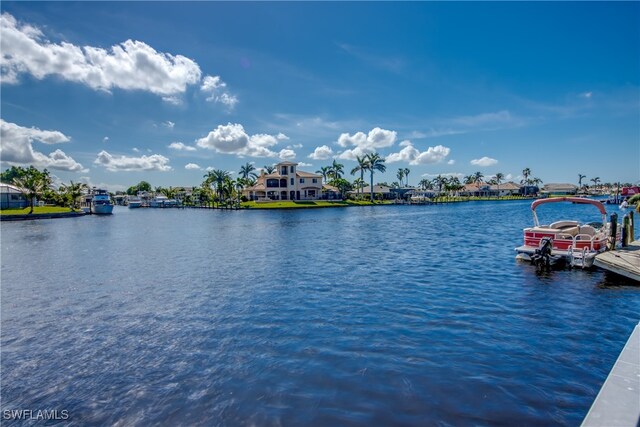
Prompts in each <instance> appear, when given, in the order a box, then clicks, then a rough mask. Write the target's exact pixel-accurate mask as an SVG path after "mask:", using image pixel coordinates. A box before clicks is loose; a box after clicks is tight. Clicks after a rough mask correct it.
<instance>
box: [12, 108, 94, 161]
mask: <svg viewBox="0 0 640 427" xmlns="http://www.w3.org/2000/svg"><path fill="white" fill-rule="evenodd" d="M0 140H1V141H2V144H0V158H1V159H2V161H3V162H7V163H10V164H15V165H33V166H35V167H40V168H49V169H56V170H64V171H71V172H85V171H87V169H85V168H83V167H82V165H81V164H80V163H78V162H76V161H75V160H74V159H73V158H72V157H70V156H68V155H67V154H66V153H65V152H64V151H62V150H60V149H57V150H55V151H53V152H52V153H50V154H48V155H47V154H43V153H40V152H38V151H35V150H34V149H33V146H32V143H34V142H41V143H43V144H48V145H50V144H60V143H65V142H69V141H70V138H69V137H68V136H66V135H65V134H63V133H62V132H59V131H50V130H40V129H38V128H27V127H23V126H20V125H17V124H15V123H9V122H6V121H4V120H3V119H0Z"/></svg>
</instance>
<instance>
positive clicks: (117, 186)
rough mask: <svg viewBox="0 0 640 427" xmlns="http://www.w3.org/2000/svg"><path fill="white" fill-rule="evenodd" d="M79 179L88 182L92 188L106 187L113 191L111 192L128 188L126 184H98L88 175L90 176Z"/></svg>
mask: <svg viewBox="0 0 640 427" xmlns="http://www.w3.org/2000/svg"><path fill="white" fill-rule="evenodd" d="M79 181H80V182H82V183H85V184H87V186H88V187H89V188H92V187H96V188H104V189H105V190H107V191H111V192H116V191H125V190H126V189H127V187H126V186H125V185H122V184H106V183H104V182H100V183H98V184H95V183H94V182H93V181H92V180H91V177H88V176H81V177H80V179H79Z"/></svg>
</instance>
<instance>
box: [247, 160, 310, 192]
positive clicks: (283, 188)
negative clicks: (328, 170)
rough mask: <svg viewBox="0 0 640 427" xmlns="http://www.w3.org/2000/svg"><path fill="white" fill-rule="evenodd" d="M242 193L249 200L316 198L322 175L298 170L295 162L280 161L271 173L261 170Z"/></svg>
mask: <svg viewBox="0 0 640 427" xmlns="http://www.w3.org/2000/svg"><path fill="white" fill-rule="evenodd" d="M242 194H243V195H244V196H245V197H247V198H248V199H249V200H317V199H319V198H320V197H321V195H322V175H319V174H315V173H311V172H304V171H301V170H298V164H297V163H292V162H281V163H278V164H277V165H276V170H275V171H274V172H273V173H270V174H265V173H264V171H263V172H262V173H261V174H260V176H259V177H258V178H257V180H256V184H255V185H253V186H251V187H246V188H245V189H244V190H242Z"/></svg>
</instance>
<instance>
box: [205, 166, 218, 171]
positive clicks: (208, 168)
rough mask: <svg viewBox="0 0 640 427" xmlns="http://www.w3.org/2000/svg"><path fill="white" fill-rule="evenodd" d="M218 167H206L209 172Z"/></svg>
mask: <svg viewBox="0 0 640 427" xmlns="http://www.w3.org/2000/svg"><path fill="white" fill-rule="evenodd" d="M215 169H216V168H214V167H213V166H207V168H206V169H205V170H206V171H207V172H211V171H212V170H215Z"/></svg>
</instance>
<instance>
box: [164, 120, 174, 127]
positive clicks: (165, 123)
mask: <svg viewBox="0 0 640 427" xmlns="http://www.w3.org/2000/svg"><path fill="white" fill-rule="evenodd" d="M162 125H163V126H164V127H167V128H169V129H173V127H174V126H175V125H176V124H175V123H174V122H172V121H171V120H167V121H166V122H162Z"/></svg>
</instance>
